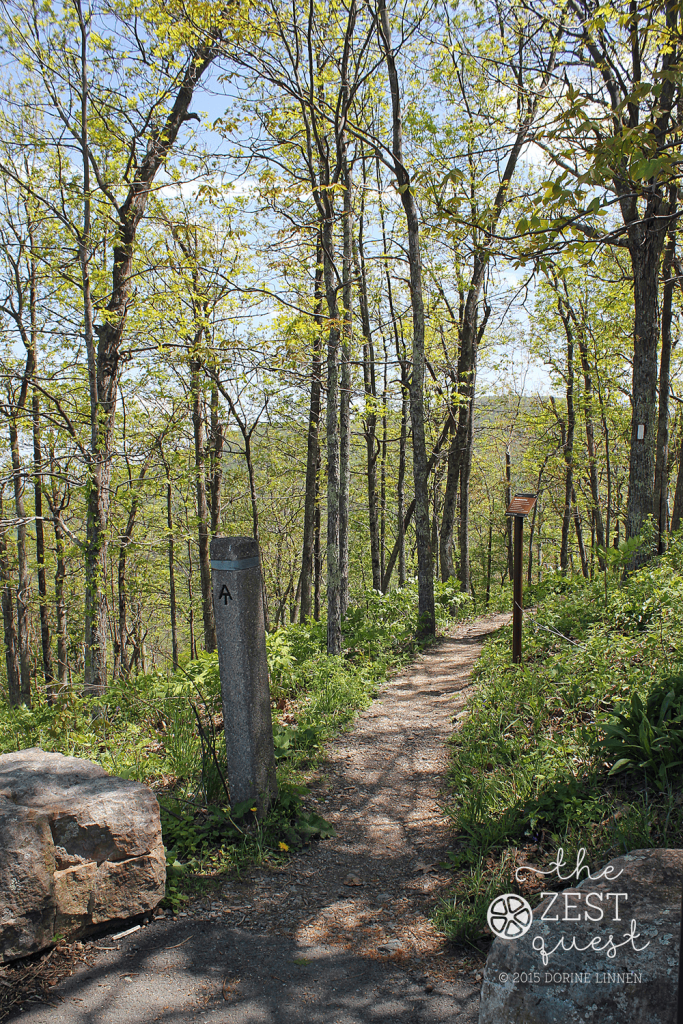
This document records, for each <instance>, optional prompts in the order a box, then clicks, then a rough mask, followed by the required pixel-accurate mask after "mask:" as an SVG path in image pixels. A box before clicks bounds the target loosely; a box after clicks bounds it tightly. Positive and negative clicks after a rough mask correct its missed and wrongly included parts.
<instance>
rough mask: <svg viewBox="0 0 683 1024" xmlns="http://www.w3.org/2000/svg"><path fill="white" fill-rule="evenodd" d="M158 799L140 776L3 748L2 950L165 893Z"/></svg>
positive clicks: (124, 913)
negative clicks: (133, 777) (7, 751)
mask: <svg viewBox="0 0 683 1024" xmlns="http://www.w3.org/2000/svg"><path fill="white" fill-rule="evenodd" d="M165 884H166V858H165V855H164V847H163V843H162V839H161V822H160V820H159V804H158V803H157V801H156V798H155V796H154V794H153V793H152V792H151V791H150V790H149V789H148V788H147V787H146V786H143V785H141V784H140V783H139V782H130V781H128V780H126V779H118V778H114V777H112V776H111V775H107V773H106V772H105V771H104V769H103V768H101V767H100V766H99V765H97V764H93V763H92V761H83V760H80V759H79V758H76V757H64V756H63V755H62V754H49V753H45V752H44V751H42V750H40V749H39V748H38V747H33V748H32V749H30V750H22V751H19V752H18V753H16V754H4V755H2V756H0V956H1V957H2V959H3V960H13V959H16V958H17V957H21V956H25V955H26V954H28V953H32V952H34V951H35V950H39V949H42V948H44V947H45V946H47V945H49V944H50V942H51V941H52V939H53V938H54V936H55V935H63V936H66V937H69V938H74V937H75V936H77V935H82V934H85V933H87V932H88V931H89V930H91V929H92V928H93V927H95V926H97V925H101V924H103V923H104V922H106V921H109V920H117V919H125V918H127V917H131V916H133V915H135V914H141V913H144V912H145V911H147V910H151V909H152V908H153V907H155V906H156V905H157V903H158V902H159V901H160V900H161V899H162V898H163V896H164V891H165Z"/></svg>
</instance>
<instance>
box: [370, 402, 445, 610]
mask: <svg viewBox="0 0 683 1024" xmlns="http://www.w3.org/2000/svg"><path fill="white" fill-rule="evenodd" d="M448 422H449V421H448V418H447V419H446V422H445V423H444V425H443V428H442V430H441V434H440V436H439V439H438V441H437V442H436V444H435V445H434V448H433V450H432V454H431V455H430V457H429V462H428V463H427V474H428V475H429V474H430V473H431V472H432V470H433V468H434V466H435V464H436V460H437V458H438V457H439V453H440V452H441V449H442V448H443V446H444V444H445V442H446V440H447V438H448ZM414 511H415V498H413V500H412V501H411V503H410V505H408V508H407V510H406V514H405V516H404V518H403V531H402V532H401V531H399V535H398V537H397V538H396V541H395V543H394V547H393V549H392V552H391V555H390V556H389V561H388V562H387V567H386V569H385V572H384V574H383V576H382V593H383V594H386V592H387V590H388V589H389V583H390V582H391V574H392V572H393V571H394V566H395V564H396V559H397V557H398V554H399V550H400V547H401V540H402V539H403V541H404V544H405V534H406V530H407V529H408V527H409V526H410V521H411V519H412V518H413V512H414Z"/></svg>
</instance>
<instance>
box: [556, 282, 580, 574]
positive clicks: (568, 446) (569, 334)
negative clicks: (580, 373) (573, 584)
mask: <svg viewBox="0 0 683 1024" xmlns="http://www.w3.org/2000/svg"><path fill="white" fill-rule="evenodd" d="M557 311H558V313H559V315H560V319H561V320H562V324H563V326H564V332H565V336H566V338H567V380H566V390H565V395H566V401H567V423H566V427H565V422H564V420H563V419H562V417H561V416H560V414H559V413H558V411H557V408H556V405H555V402H554V400H553V399H551V402H552V408H553V412H554V413H555V418H556V419H557V422H558V424H559V426H560V431H561V436H562V451H563V454H564V462H565V466H566V469H565V480H564V514H563V516H562V542H561V544H560V569H561V571H562V572H565V573H566V572H567V568H568V559H569V530H570V526H571V518H572V494H573V493H574V431H575V429H576V413H575V410H574V331H573V328H572V324H571V322H570V311H569V309H568V306H567V302H566V301H565V299H564V298H563V297H562V296H561V295H559V294H558V297H557ZM584 558H585V552H583V553H582V558H581V562H582V564H583V561H584Z"/></svg>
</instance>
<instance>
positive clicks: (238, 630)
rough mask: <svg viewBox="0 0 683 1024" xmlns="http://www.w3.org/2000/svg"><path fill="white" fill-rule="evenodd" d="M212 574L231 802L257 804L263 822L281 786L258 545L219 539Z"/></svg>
mask: <svg viewBox="0 0 683 1024" xmlns="http://www.w3.org/2000/svg"><path fill="white" fill-rule="evenodd" d="M211 570H212V571H211V576H212V587H213V610H214V616H215V619H216V639H217V643H218V667H219V669H220V677H221V693H222V697H223V722H224V729H225V743H226V747H227V752H228V782H229V785H230V800H231V803H232V804H233V805H234V804H237V803H240V802H241V801H242V800H253V801H254V806H255V807H257V808H258V815H259V817H263V816H264V815H265V813H266V811H267V809H268V805H269V804H270V803H271V802H272V801H273V800H275V799H276V798H277V781H276V777H275V754H274V749H273V720H272V717H271V713H270V691H269V689H268V662H267V659H266V631H265V622H264V615H263V587H262V584H261V566H260V561H259V549H258V544H257V542H256V541H255V540H254V538H253V537H214V538H213V540H212V541H211Z"/></svg>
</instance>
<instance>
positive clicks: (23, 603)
mask: <svg viewBox="0 0 683 1024" xmlns="http://www.w3.org/2000/svg"><path fill="white" fill-rule="evenodd" d="M9 434H10V449H11V456H12V481H13V484H14V507H15V511H16V517H17V562H18V567H19V586H18V588H17V642H18V645H19V675H20V699H21V703H22V704H25V705H26V707H29V708H30V707H31V648H30V643H29V605H28V602H29V592H30V576H29V571H28V552H27V549H26V508H25V506H24V483H23V479H22V472H21V455H20V452H19V434H18V431H17V421H16V418H15V416H13V415H10V417H9Z"/></svg>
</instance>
